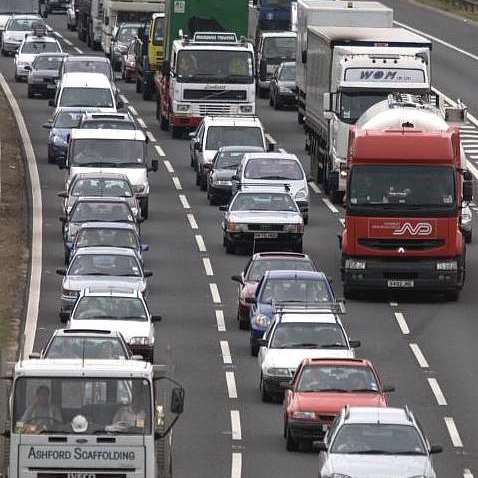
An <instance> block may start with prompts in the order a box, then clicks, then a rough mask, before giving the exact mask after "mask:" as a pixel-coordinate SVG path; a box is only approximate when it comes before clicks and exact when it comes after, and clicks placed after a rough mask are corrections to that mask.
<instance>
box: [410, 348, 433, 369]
mask: <svg viewBox="0 0 478 478" xmlns="http://www.w3.org/2000/svg"><path fill="white" fill-rule="evenodd" d="M410 348H411V349H412V352H413V355H415V358H416V359H417V362H418V365H420V367H421V368H429V367H430V366H429V365H428V362H427V359H426V358H425V356H424V355H423V353H422V351H421V349H420V347H419V346H418V344H410Z"/></svg>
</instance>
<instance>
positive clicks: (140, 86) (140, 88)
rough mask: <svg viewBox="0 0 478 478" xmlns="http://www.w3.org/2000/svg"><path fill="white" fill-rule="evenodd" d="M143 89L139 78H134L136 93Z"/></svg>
mask: <svg viewBox="0 0 478 478" xmlns="http://www.w3.org/2000/svg"><path fill="white" fill-rule="evenodd" d="M142 90H143V85H142V83H141V80H140V79H139V78H136V93H141V91H142Z"/></svg>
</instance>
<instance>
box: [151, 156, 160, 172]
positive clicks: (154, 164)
mask: <svg viewBox="0 0 478 478" xmlns="http://www.w3.org/2000/svg"><path fill="white" fill-rule="evenodd" d="M148 169H149V171H154V172H156V171H157V170H158V169H159V160H158V159H152V160H151V168H148Z"/></svg>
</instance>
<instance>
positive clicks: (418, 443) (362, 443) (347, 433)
mask: <svg viewBox="0 0 478 478" xmlns="http://www.w3.org/2000/svg"><path fill="white" fill-rule="evenodd" d="M330 452H331V453H340V454H350V455H360V454H364V455H374V454H377V455H426V450H425V448H424V444H423V440H422V439H421V438H420V435H419V434H418V432H417V430H416V429H415V428H414V427H413V426H410V425H398V424H397V425H396V424H386V423H350V424H346V425H343V426H342V427H341V428H340V429H339V431H338V432H337V435H336V436H335V438H334V441H333V443H332V445H331V448H330Z"/></svg>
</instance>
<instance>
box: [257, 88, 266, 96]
mask: <svg viewBox="0 0 478 478" xmlns="http://www.w3.org/2000/svg"><path fill="white" fill-rule="evenodd" d="M267 93H268V90H267V88H261V87H260V86H259V88H258V94H259V98H267Z"/></svg>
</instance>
